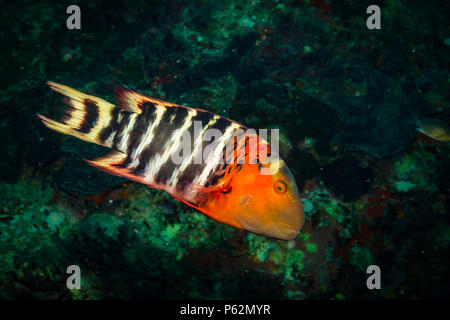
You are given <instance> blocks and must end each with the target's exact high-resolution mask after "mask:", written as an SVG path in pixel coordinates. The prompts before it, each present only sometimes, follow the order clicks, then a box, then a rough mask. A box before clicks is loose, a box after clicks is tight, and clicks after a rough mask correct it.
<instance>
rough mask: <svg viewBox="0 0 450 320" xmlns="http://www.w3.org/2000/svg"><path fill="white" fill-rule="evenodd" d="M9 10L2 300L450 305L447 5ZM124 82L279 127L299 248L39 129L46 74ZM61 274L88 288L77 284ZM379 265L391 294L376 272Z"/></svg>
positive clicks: (3, 95)
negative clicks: (127, 175) (440, 136)
mask: <svg viewBox="0 0 450 320" xmlns="http://www.w3.org/2000/svg"><path fill="white" fill-rule="evenodd" d="M370 4H372V3H369V2H367V1H345V0H342V1H328V0H310V1H301V0H300V1H296V0H290V1H289V0H287V1H281V0H262V1H233V0H230V1H203V0H194V1H188V2H187V1H178V0H171V1H152V2H145V1H133V2H132V1H124V0H123V1H121V0H116V1H96V0H90V1H79V2H77V5H78V6H79V7H80V10H81V12H82V16H81V29H80V30H69V29H67V27H66V20H67V18H68V16H69V15H68V14H67V13H66V9H67V4H66V3H63V2H54V1H39V2H35V1H15V2H10V3H5V4H3V5H2V11H1V13H0V26H1V29H2V31H1V33H0V43H1V47H2V48H7V49H6V50H1V51H0V61H2V62H1V63H0V74H1V77H0V103H1V106H2V107H1V108H0V115H1V122H0V128H1V130H0V139H1V141H2V142H3V143H2V152H1V153H0V164H1V167H0V168H1V169H0V178H1V181H0V193H1V196H0V298H2V299H18V298H26V299H30V298H38V299H109V298H120V299H131V298H140V299H141V298H155V299H185V298H190V299H255V298H257V299H258V298H259V299H318V298H319V299H355V298H358V299H361V298H363V299H380V298H381V299H425V298H445V297H448V296H449V294H450V291H449V288H450V286H449V284H450V281H449V280H450V279H449V275H448V272H447V271H448V267H449V266H448V258H447V257H448V255H449V243H450V242H449V241H450V222H449V215H448V208H449V187H450V185H449V179H448V177H449V174H448V172H449V163H450V161H449V147H448V144H446V143H443V142H439V141H436V140H433V139H432V138H430V137H428V136H425V135H423V134H421V133H418V132H416V131H415V129H416V125H415V123H414V121H413V119H412V118H411V110H412V111H413V113H414V114H418V115H421V116H424V117H427V118H433V119H439V120H441V121H444V122H446V123H449V120H450V117H449V115H450V110H449V99H450V97H449V94H450V90H449V89H450V88H449V83H450V82H449V81H448V68H449V63H448V62H449V61H448V57H449V56H450V33H449V30H450V27H449V21H450V19H449V17H448V12H450V8H449V3H448V2H446V1H429V2H427V4H426V6H424V5H423V2H421V1H394V0H384V1H378V5H379V6H380V7H381V10H382V20H381V21H382V29H380V30H369V29H367V27H366V19H367V17H368V15H367V14H366V9H367V7H368V6H369V5H370ZM48 80H52V81H55V82H58V83H64V84H67V85H70V86H71V87H73V88H76V89H77V90H80V91H82V92H85V93H87V94H92V95H96V96H99V97H102V98H103V99H105V100H107V101H110V102H114V98H113V90H112V87H113V86H114V85H117V84H118V85H126V86H127V87H129V88H131V89H133V90H136V91H138V92H140V93H142V94H145V95H148V96H152V97H156V98H159V99H164V100H167V101H171V102H175V103H179V104H183V105H188V106H198V107H200V108H203V109H206V110H209V111H212V112H214V113H217V114H220V115H222V116H225V117H227V118H230V119H233V120H235V121H238V122H239V123H242V124H244V125H246V126H248V127H253V128H256V129H259V128H269V129H270V128H278V129H279V130H280V152H281V155H282V157H283V158H284V159H285V161H286V163H287V164H288V166H289V167H290V168H291V171H292V173H293V175H294V177H295V180H296V183H297V186H298V188H299V191H300V193H301V197H302V202H303V208H304V212H305V217H306V222H305V225H304V227H303V229H302V231H301V232H300V234H299V235H298V237H297V238H296V239H295V240H294V241H281V240H274V239H270V238H267V237H264V236H260V235H256V234H253V233H250V232H243V231H239V230H236V229H234V228H232V227H229V226H226V225H223V224H219V223H217V222H215V221H213V220H211V219H208V218H207V217H206V216H204V215H202V214H200V213H198V212H196V211H195V210H194V209H192V208H190V207H188V206H186V205H184V204H182V203H179V202H177V201H175V200H173V199H172V198H171V197H170V196H168V195H167V194H166V193H164V192H163V191H159V190H153V189H149V188H148V187H146V186H144V185H139V184H137V183H134V182H131V181H129V180H125V179H121V178H118V177H113V176H110V175H107V174H105V173H102V172H99V171H96V170H95V169H94V168H91V167H89V166H88V165H87V164H86V163H85V162H83V161H82V159H85V158H87V159H92V158H95V157H98V156H102V155H104V154H105V153H106V152H105V150H104V148H102V147H98V146H94V145H90V144H87V143H84V142H80V141H77V140H76V139H74V138H72V137H68V136H63V135H59V134H57V133H54V132H51V131H50V130H47V129H46V128H45V127H44V126H43V125H42V124H41V123H40V122H39V121H38V119H37V118H36V116H35V114H36V113H37V112H39V113H42V114H58V115H60V114H61V113H62V108H61V107H60V105H61V102H60V97H58V96H57V95H55V94H52V93H51V92H50V90H48V89H47V88H46V85H45V83H46V81H48ZM69 265H77V266H79V267H80V269H81V270H82V283H81V285H82V290H70V289H68V288H67V286H66V280H67V277H68V275H67V274H66V272H65V271H66V269H67V267H68V266H69ZM370 265H378V266H380V268H381V272H382V286H381V289H380V290H368V289H367V287H366V279H367V277H368V274H367V273H366V269H367V267H368V266H370Z"/></svg>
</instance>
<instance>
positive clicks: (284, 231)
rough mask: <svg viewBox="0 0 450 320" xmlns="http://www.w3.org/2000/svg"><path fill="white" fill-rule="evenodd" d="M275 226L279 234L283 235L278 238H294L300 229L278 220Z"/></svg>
mask: <svg viewBox="0 0 450 320" xmlns="http://www.w3.org/2000/svg"><path fill="white" fill-rule="evenodd" d="M276 226H277V230H278V232H279V234H281V235H283V238H280V239H284V240H292V239H294V238H295V237H296V236H297V235H298V234H299V233H300V229H301V228H295V227H292V226H290V225H288V224H287V223H284V222H280V221H278V222H277V223H276Z"/></svg>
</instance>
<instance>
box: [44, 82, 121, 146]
mask: <svg viewBox="0 0 450 320" xmlns="http://www.w3.org/2000/svg"><path fill="white" fill-rule="evenodd" d="M47 84H48V85H49V86H50V88H51V89H52V90H53V91H56V92H59V93H61V94H62V95H64V96H65V97H66V99H65V102H66V103H67V105H68V108H67V109H66V110H65V112H64V115H63V117H62V118H61V120H59V121H55V120H52V119H49V118H47V117H46V116H43V115H40V114H38V117H39V118H40V119H41V120H42V123H44V125H45V126H46V127H48V128H50V129H52V130H55V131H58V132H60V133H63V134H68V135H71V136H74V137H76V138H78V139H81V140H84V141H87V142H92V143H97V144H100V145H104V144H103V143H102V141H101V140H100V139H99V134H100V132H101V131H102V130H103V129H104V128H106V127H107V126H108V124H109V123H110V122H111V120H112V111H113V109H114V107H115V106H114V105H113V104H112V103H109V102H107V101H105V100H102V99H100V98H97V97H94V96H90V95H87V94H84V93H82V92H79V91H77V90H75V89H72V88H70V87H68V86H65V85H62V84H58V83H55V82H51V81H49V82H47Z"/></svg>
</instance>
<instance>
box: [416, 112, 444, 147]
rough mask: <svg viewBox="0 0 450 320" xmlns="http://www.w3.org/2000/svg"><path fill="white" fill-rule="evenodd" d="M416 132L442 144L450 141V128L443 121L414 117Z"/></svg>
mask: <svg viewBox="0 0 450 320" xmlns="http://www.w3.org/2000/svg"><path fill="white" fill-rule="evenodd" d="M414 122H415V124H416V125H417V128H416V130H417V131H418V132H420V133H423V134H424V135H426V136H428V137H430V138H432V139H434V140H437V141H441V142H448V141H450V127H449V126H448V125H447V123H445V122H444V121H442V120H437V119H430V118H423V117H422V118H420V119H419V118H418V117H414Z"/></svg>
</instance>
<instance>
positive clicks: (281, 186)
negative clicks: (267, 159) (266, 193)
mask: <svg viewBox="0 0 450 320" xmlns="http://www.w3.org/2000/svg"><path fill="white" fill-rule="evenodd" d="M273 190H274V191H275V192H276V193H278V194H283V193H285V192H286V190H287V185H286V182H284V181H277V182H275V184H274V185H273Z"/></svg>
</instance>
